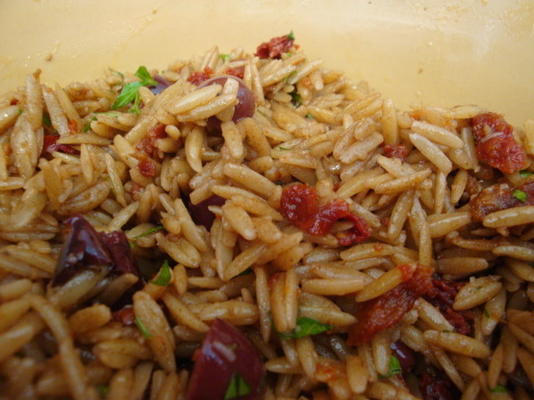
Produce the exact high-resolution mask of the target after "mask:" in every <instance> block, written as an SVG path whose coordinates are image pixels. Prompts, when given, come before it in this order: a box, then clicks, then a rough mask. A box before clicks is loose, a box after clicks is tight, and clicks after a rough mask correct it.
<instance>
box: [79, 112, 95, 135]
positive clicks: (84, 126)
mask: <svg viewBox="0 0 534 400" xmlns="http://www.w3.org/2000/svg"><path fill="white" fill-rule="evenodd" d="M93 121H96V115H93V116H92V117H91V118H90V119H89V120H88V121H87V122H86V123H85V124H84V125H83V128H82V132H83V133H87V132H89V131H90V130H91V122H93Z"/></svg>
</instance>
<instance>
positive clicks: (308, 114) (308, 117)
mask: <svg viewBox="0 0 534 400" xmlns="http://www.w3.org/2000/svg"><path fill="white" fill-rule="evenodd" d="M304 118H307V119H313V115H311V114H310V113H307V114H306V115H305V116H304Z"/></svg>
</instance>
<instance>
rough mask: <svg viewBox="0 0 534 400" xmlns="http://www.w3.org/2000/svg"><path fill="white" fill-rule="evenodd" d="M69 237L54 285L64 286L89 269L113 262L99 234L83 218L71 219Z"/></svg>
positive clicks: (62, 253) (67, 237)
mask: <svg viewBox="0 0 534 400" xmlns="http://www.w3.org/2000/svg"><path fill="white" fill-rule="evenodd" d="M65 225H66V227H67V236H66V240H65V243H64V244H63V247H62V249H61V253H60V255H59V260H58V264H57V267H56V271H55V274H54V277H53V279H52V285H53V286H57V285H62V284H64V283H66V282H67V281H68V280H70V279H71V278H72V277H73V276H74V275H76V274H77V273H78V272H81V271H84V270H85V269H87V268H98V267H99V266H110V265H111V263H112V261H111V258H110V257H109V254H108V252H107V250H106V248H105V247H104V246H103V245H102V243H101V242H100V238H99V237H98V233H97V232H96V231H95V230H94V228H93V227H92V226H91V224H90V223H89V222H87V220H86V219H85V218H83V217H81V216H74V217H72V218H69V219H68V220H67V221H66V222H65Z"/></svg>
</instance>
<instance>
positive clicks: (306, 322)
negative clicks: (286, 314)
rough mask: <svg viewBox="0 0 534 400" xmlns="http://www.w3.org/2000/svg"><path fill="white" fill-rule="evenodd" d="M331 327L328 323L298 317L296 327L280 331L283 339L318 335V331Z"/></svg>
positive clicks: (321, 331)
mask: <svg viewBox="0 0 534 400" xmlns="http://www.w3.org/2000/svg"><path fill="white" fill-rule="evenodd" d="M330 328H331V327H330V325H327V324H323V323H321V322H319V321H316V320H314V319H312V318H308V317H300V318H299V319H297V327H296V328H295V330H294V331H293V332H290V333H280V336H281V337H282V338H283V339H299V338H303V337H305V336H313V335H318V334H319V333H323V332H326V331H327V330H329V329H330Z"/></svg>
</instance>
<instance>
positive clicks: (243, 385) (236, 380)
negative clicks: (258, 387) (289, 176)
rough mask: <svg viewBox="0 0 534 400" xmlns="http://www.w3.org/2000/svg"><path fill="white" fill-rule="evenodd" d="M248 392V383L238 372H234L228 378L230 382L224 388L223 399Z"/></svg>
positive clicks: (244, 394)
mask: <svg viewBox="0 0 534 400" xmlns="http://www.w3.org/2000/svg"><path fill="white" fill-rule="evenodd" d="M248 394H250V385H249V384H248V383H247V382H246V381H245V380H244V379H243V377H242V376H241V375H239V373H237V372H235V373H234V374H233V375H232V377H231V378H230V383H228V387H227V388H226V393H225V394H224V400H231V399H235V398H237V397H242V396H246V395H248Z"/></svg>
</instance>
